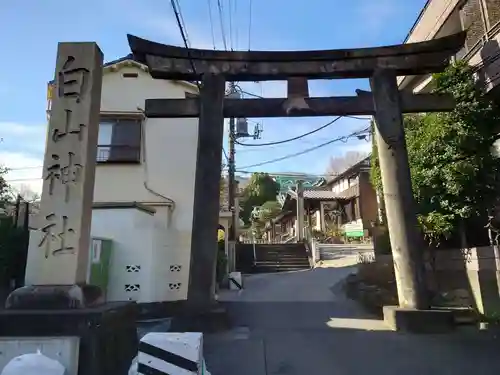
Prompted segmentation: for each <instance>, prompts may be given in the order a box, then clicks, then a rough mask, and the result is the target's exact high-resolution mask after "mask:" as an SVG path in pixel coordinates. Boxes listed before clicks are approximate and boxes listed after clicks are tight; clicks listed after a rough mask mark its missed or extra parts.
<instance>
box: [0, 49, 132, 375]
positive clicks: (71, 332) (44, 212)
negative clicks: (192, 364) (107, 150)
mask: <svg viewBox="0 0 500 375" xmlns="http://www.w3.org/2000/svg"><path fill="white" fill-rule="evenodd" d="M102 68H103V55H102V53H101V51H100V49H99V47H98V46H97V45H96V44H95V43H60V44H59V47H58V51H57V62H56V73H55V89H56V92H55V95H54V98H53V103H52V108H51V116H50V121H49V126H48V134H47V144H46V151H45V160H44V172H43V179H44V181H43V192H42V198H41V202H40V214H39V217H38V218H37V222H36V223H35V225H37V227H38V231H37V232H36V233H37V236H34V237H32V238H30V242H32V243H30V252H31V251H36V252H37V253H36V264H35V267H32V268H36V270H34V271H33V274H32V275H30V277H29V280H30V283H31V284H32V285H27V286H24V287H22V288H19V289H17V290H15V291H14V292H12V293H11V294H10V295H9V297H8V298H7V301H6V304H5V307H6V308H5V310H0V337H1V336H3V337H4V338H3V340H0V352H3V351H4V349H5V348H6V347H3V346H2V345H7V346H8V345H12V342H15V343H16V345H17V347H18V348H19V349H20V350H21V351H22V350H23V348H22V347H20V346H22V344H23V342H24V341H23V340H22V339H21V337H26V336H30V342H33V341H35V342H37V343H38V344H37V345H39V346H40V347H41V346H42V345H44V342H46V340H47V337H54V336H64V337H65V338H66V339H67V340H70V341H71V340H73V341H74V340H75V339H77V341H78V345H77V347H78V348H79V355H78V356H77V358H76V357H72V360H73V361H75V362H77V363H73V364H72V367H73V368H74V367H77V368H78V371H77V372H78V374H79V375H105V374H125V373H126V371H127V369H128V367H129V366H130V363H131V361H132V359H133V357H134V356H135V355H136V354H137V345H138V340H137V331H136V323H135V322H136V318H137V309H136V306H135V303H133V302H123V303H109V304H108V303H105V302H104V301H103V300H102V299H101V298H99V297H100V296H101V293H100V289H99V288H98V287H92V286H89V285H86V281H87V280H86V278H87V265H88V261H89V243H90V228H91V217H92V216H91V215H92V201H93V190H94V176H95V166H96V149H97V135H98V131H99V115H100V102H101V86H102V73H103V72H102ZM35 237H38V241H36V243H35V242H34V239H35ZM27 279H28V278H27ZM8 337H10V338H11V339H9V338H8ZM66 339H61V340H60V341H61V345H69V344H68V342H66V341H65V340H66ZM44 340H45V341H44ZM117 343H118V344H117ZM27 345H32V344H30V343H28V344H27ZM30 347H31V346H30ZM25 350H27V351H28V350H31V349H29V347H26V349H25ZM58 351H61V352H64V348H63V347H61V348H59V349H58Z"/></svg>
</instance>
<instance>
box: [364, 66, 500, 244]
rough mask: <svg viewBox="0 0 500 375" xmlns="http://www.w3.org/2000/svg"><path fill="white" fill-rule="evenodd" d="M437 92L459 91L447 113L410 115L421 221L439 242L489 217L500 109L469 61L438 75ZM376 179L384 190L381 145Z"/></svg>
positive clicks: (496, 179)
mask: <svg viewBox="0 0 500 375" xmlns="http://www.w3.org/2000/svg"><path fill="white" fill-rule="evenodd" d="M433 80H434V82H435V85H436V89H435V92H437V93H448V94H451V95H453V97H454V98H455V100H456V102H457V104H456V108H455V109H454V110H453V111H451V112H447V113H432V114H430V113H429V114H419V115H407V116H405V117H404V126H405V135H406V143H407V149H408V158H409V163H410V170H411V176H412V187H413V193H414V195H415V200H416V202H417V213H418V215H419V216H418V219H419V223H420V225H421V227H422V231H423V233H424V235H425V236H426V238H427V240H428V241H429V242H430V243H432V244H439V241H440V239H441V238H443V237H448V236H450V235H451V234H452V233H453V232H455V233H456V228H457V224H459V223H463V222H464V220H467V219H469V218H477V217H484V216H485V214H486V212H487V210H489V209H491V208H493V207H494V206H495V204H496V201H497V196H498V192H499V172H500V163H499V161H498V159H497V158H496V156H495V155H494V154H493V153H492V147H493V144H494V142H495V141H496V140H497V139H498V136H496V133H495V130H496V128H497V127H498V124H500V110H499V108H498V107H497V105H496V104H495V103H494V102H493V101H492V100H491V99H490V98H489V97H487V96H486V94H485V92H484V90H483V89H482V88H481V87H479V86H478V85H477V84H476V82H475V80H474V75H473V71H472V69H471V68H470V67H469V66H468V65H467V64H466V63H464V62H459V63H456V64H454V65H452V66H450V67H449V68H448V69H447V70H446V71H445V72H443V73H440V74H436V75H434V77H433ZM374 146H375V147H374V149H373V152H372V173H371V178H372V182H373V184H374V186H376V187H377V188H378V189H379V190H380V191H382V183H381V177H380V167H379V162H378V153H377V149H376V145H374Z"/></svg>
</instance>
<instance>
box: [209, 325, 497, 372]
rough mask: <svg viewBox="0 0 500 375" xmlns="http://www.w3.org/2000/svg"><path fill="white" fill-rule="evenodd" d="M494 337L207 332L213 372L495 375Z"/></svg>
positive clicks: (309, 331) (299, 331) (290, 329)
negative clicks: (221, 335)
mask: <svg viewBox="0 0 500 375" xmlns="http://www.w3.org/2000/svg"><path fill="white" fill-rule="evenodd" d="M497 346H498V340H497V339H495V338H493V337H492V336H490V335H479V334H469V333H463V332H457V333H454V334H449V335H406V334H399V333H395V332H386V331H366V330H356V329H338V328H325V329H322V330H312V329H307V330H304V329H296V328H294V327H293V326H292V327H288V328H287V329H277V328H267V329H266V330H256V329H254V328H251V329H250V330H249V332H248V334H247V335H246V337H245V336H244V335H242V334H241V333H240V334H239V336H238V337H236V336H235V337H228V336H226V337H216V336H207V337H206V339H205V346H204V348H205V352H204V354H205V359H206V362H207V367H208V370H209V371H210V372H211V373H212V374H213V375H226V374H236V373H237V374H239V375H261V374H262V375H264V374H287V375H295V374H297V375H299V374H301V375H302V374H314V375H323V374H324V375H331V374H336V375H337V374H338V375H359V374H365V373H369V374H372V375H396V374H397V375H400V374H405V375H422V374H426V375H433V374H436V375H438V374H439V375H448V374H449V375H459V374H471V373H477V374H484V375H490V374H491V375H493V374H497V373H498V371H499V370H500V357H499V356H498V355H497V351H498V348H497Z"/></svg>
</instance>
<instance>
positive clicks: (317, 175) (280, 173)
mask: <svg viewBox="0 0 500 375" xmlns="http://www.w3.org/2000/svg"><path fill="white" fill-rule="evenodd" d="M360 161H361V160H360ZM357 163H359V162H357ZM357 163H353V164H352V165H351V166H349V167H346V168H345V170H344V171H342V172H338V173H291V172H262V173H267V174H268V175H270V176H286V177H290V178H294V177H297V178H300V177H308V178H322V177H337V176H340V175H342V174H343V173H344V172H345V171H346V170H348V169H349V168H351V167H352V166H353V165H355V164H357ZM236 172H238V173H241V174H254V173H258V172H256V171H246V170H243V169H237V170H236Z"/></svg>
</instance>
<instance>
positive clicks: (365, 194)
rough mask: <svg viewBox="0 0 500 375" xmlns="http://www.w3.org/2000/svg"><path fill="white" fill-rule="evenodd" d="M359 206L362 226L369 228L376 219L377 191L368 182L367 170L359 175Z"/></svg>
mask: <svg viewBox="0 0 500 375" xmlns="http://www.w3.org/2000/svg"><path fill="white" fill-rule="evenodd" d="M359 206H360V207H359V208H360V214H361V219H362V220H363V228H365V229H370V228H371V223H372V222H376V221H377V215H378V203H377V192H376V191H375V189H374V188H373V185H372V184H371V182H370V174H369V172H362V173H361V174H360V175H359Z"/></svg>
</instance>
